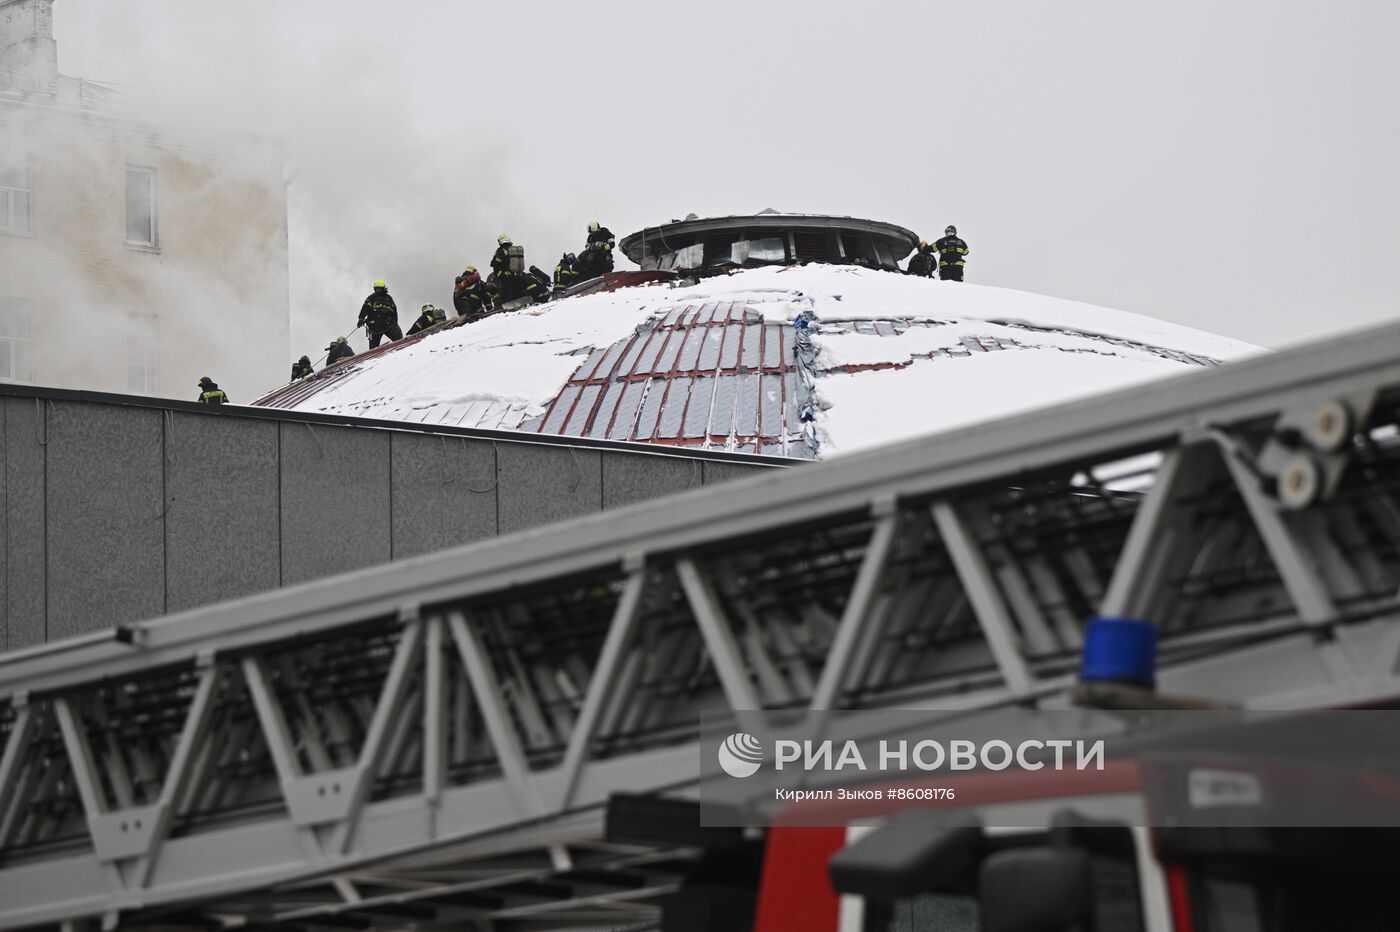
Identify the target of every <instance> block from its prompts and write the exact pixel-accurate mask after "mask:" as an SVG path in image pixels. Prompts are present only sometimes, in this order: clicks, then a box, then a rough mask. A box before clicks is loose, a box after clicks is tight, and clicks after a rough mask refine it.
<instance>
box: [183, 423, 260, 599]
mask: <svg viewBox="0 0 1400 932" xmlns="http://www.w3.org/2000/svg"><path fill="white" fill-rule="evenodd" d="M170 417H172V420H171V421H170V423H169V425H168V426H169V428H170V429H169V430H168V432H167V436H166V456H165V559H166V574H165V578H166V584H165V591H166V611H172V612H173V611H179V610H181V609H186V608H193V607H194V606H196V605H205V604H208V603H210V602H219V601H222V600H224V599H230V598H233V597H235V596H240V595H247V594H248V593H251V592H262V591H264V590H267V589H276V588H277V585H278V582H279V581H280V578H281V567H280V565H279V564H280V558H279V557H280V555H279V551H280V548H281V534H280V525H281V522H282V517H281V514H280V512H279V510H278V501H277V497H278V491H277V458H278V437H277V425H276V424H273V423H269V422H267V421H258V420H253V419H250V418H237V417H225V416H222V415H215V414H208V415H199V414H174V415H171V416H170Z"/></svg>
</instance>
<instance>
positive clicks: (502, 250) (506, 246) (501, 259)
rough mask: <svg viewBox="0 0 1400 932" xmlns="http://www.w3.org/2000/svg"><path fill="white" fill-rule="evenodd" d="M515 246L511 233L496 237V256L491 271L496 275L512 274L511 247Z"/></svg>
mask: <svg viewBox="0 0 1400 932" xmlns="http://www.w3.org/2000/svg"><path fill="white" fill-rule="evenodd" d="M514 245H515V244H514V243H512V242H511V241H510V234H509V233H502V234H501V235H500V236H498V237H496V254H495V255H494V256H492V257H491V271H492V272H494V273H495V274H496V275H502V274H509V273H510V247H512V246H514Z"/></svg>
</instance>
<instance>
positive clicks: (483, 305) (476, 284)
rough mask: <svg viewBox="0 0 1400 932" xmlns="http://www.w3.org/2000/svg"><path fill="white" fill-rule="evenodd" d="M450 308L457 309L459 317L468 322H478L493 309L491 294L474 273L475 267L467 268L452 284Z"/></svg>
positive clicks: (475, 272)
mask: <svg viewBox="0 0 1400 932" xmlns="http://www.w3.org/2000/svg"><path fill="white" fill-rule="evenodd" d="M452 306H453V307H454V308H456V309H457V315H458V316H459V317H465V318H467V320H469V321H475V320H480V319H481V318H483V317H485V316H486V315H487V314H490V313H491V311H492V310H493V309H494V305H493V304H492V302H491V292H490V290H488V289H487V287H486V282H484V281H482V279H481V275H480V274H478V272H477V271H476V266H474V265H469V266H467V267H466V268H465V269H464V270H463V271H462V274H461V275H458V276H457V279H456V281H455V282H453V285H452Z"/></svg>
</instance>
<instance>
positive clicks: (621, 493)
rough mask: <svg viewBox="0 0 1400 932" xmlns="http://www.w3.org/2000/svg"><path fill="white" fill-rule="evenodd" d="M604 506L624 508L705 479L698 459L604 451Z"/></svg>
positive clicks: (688, 487) (696, 484) (688, 486)
mask: <svg viewBox="0 0 1400 932" xmlns="http://www.w3.org/2000/svg"><path fill="white" fill-rule="evenodd" d="M602 468H603V507H604V508H605V509H606V508H621V507H623V506H624V505H631V504H634V503H635V502H641V501H646V500H647V499H651V498H660V497H661V496H663V495H673V494H675V493H677V492H683V491H685V490H686V489H693V488H696V487H698V486H699V485H701V484H702V483H703V482H704V469H703V467H702V466H701V464H700V462H699V461H698V460H679V459H671V458H669V457H659V456H632V455H630V454H619V453H613V452H611V451H609V452H605V453H603V464H602Z"/></svg>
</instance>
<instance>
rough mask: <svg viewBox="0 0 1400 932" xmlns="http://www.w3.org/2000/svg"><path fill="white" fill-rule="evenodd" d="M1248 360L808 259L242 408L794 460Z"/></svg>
mask: <svg viewBox="0 0 1400 932" xmlns="http://www.w3.org/2000/svg"><path fill="white" fill-rule="evenodd" d="M656 274H657V273H619V274H617V275H615V276H610V282H609V284H610V285H612V286H616V285H618V284H623V283H627V282H629V281H634V280H635V279H629V278H628V276H629V275H633V276H642V275H651V276H655V275H656ZM1259 351H1260V350H1259V349H1258V348H1257V347H1254V346H1250V345H1249V344H1246V343H1241V342H1239V341H1236V340H1231V339H1227V338H1224V337H1219V336H1215V335H1213V334H1209V333H1204V332H1202V331H1199V330H1193V329H1190V328H1188V327H1181V326H1177V325H1175V324H1170V323H1165V322H1163V321H1159V320H1154V319H1152V318H1149V317H1143V316H1141V315H1138V314H1130V313H1126V312H1123V311H1114V310H1109V309H1107V308H1101V307H1095V306H1093V305H1089V304H1081V303H1078V302H1074V301H1064V300H1060V299H1057V298H1050V297H1045V296H1043V295H1036V294H1029V293H1026V292H1020V291H1011V290H1008V289H1004V288H994V287H990V286H986V285H975V284H970V283H957V282H942V281H936V280H933V279H927V278H919V277H914V276H907V275H899V274H895V273H891V272H884V271H877V270H874V269H866V268H860V267H856V266H833V265H819V264H809V265H805V266H793V267H768V268H757V269H751V270H747V271H741V272H735V273H733V274H731V275H725V276H719V277H714V278H708V279H704V280H702V281H700V282H699V283H698V284H689V285H685V286H679V285H677V284H676V283H674V282H665V281H663V282H656V281H653V282H649V283H646V284H636V285H632V286H630V287H618V288H616V290H607V291H599V292H595V293H591V294H582V295H575V296H573V297H566V298H561V299H559V300H555V301H551V302H549V303H548V304H542V305H535V306H531V307H528V308H524V309H521V310H516V311H508V312H504V313H500V314H496V315H493V316H491V317H488V318H486V319H485V320H482V321H479V322H477V323H472V324H460V325H455V326H454V325H452V324H449V325H447V326H445V327H443V328H441V329H439V330H437V331H436V332H430V333H428V334H426V335H424V336H421V337H415V338H411V339H409V340H404V341H401V342H399V343H394V344H390V345H389V346H388V347H387V348H384V347H381V348H380V349H379V350H377V351H373V352H371V353H367V354H364V355H361V356H356V357H354V358H351V359H348V360H345V361H344V362H341V363H339V364H337V365H335V366H331V367H329V368H327V369H326V370H324V371H323V372H320V373H317V374H316V375H315V376H314V377H312V378H310V379H306V380H303V381H301V382H295V383H293V384H291V385H289V386H285V387H283V388H281V389H278V390H277V391H275V392H272V393H271V394H269V395H268V396H266V397H265V398H263V399H261V400H260V401H258V402H257V403H258V404H261V405H268V406H274V407H281V408H293V409H296V410H301V411H317V412H324V413H330V414H340V415H353V416H358V417H369V418H382V419H388V420H401V421H412V422H417V423H425V424H442V425H451V426H458V427H475V428H495V429H508V430H520V431H529V432H538V433H546V434H562V435H568V436H575V437H579V436H584V437H593V438H605V439H612V440H630V441H637V442H642V443H657V444H666V445H670V446H681V447H693V448H703V449H718V450H734V451H742V452H750V453H766V454H776V455H782V456H789V457H799V458H806V459H811V458H816V457H826V456H830V455H833V454H837V453H844V452H849V451H852V450H858V449H864V448H867V447H870V446H874V445H877V444H881V443H886V442H891V441H895V440H900V439H906V438H909V437H912V436H918V435H923V434H932V433H937V432H940V431H945V430H948V429H951V428H956V427H961V426H965V425H968V424H971V423H976V422H979V421H985V420H989V419H993V418H998V417H1004V416H1007V415H1011V414H1016V413H1019V412H1022V411H1025V410H1029V409H1032V408H1038V407H1044V406H1047V405H1052V404H1056V403H1060V402H1065V401H1070V400H1073V399H1076V398H1082V397H1084V396H1088V395H1094V394H1098V393H1101V392H1107V391H1112V390H1115V389H1120V388H1124V387H1126V386H1129V385H1135V384H1138V383H1142V382H1146V381H1150V380H1152V379H1160V378H1165V377H1169V376H1174V375H1180V374H1182V373H1184V372H1189V371H1191V369H1192V368H1195V367H1202V366H1214V365H1218V364H1220V363H1222V362H1225V361H1228V360H1231V359H1235V358H1238V357H1241V356H1246V355H1250V354H1253V353H1257V352H1259Z"/></svg>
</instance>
